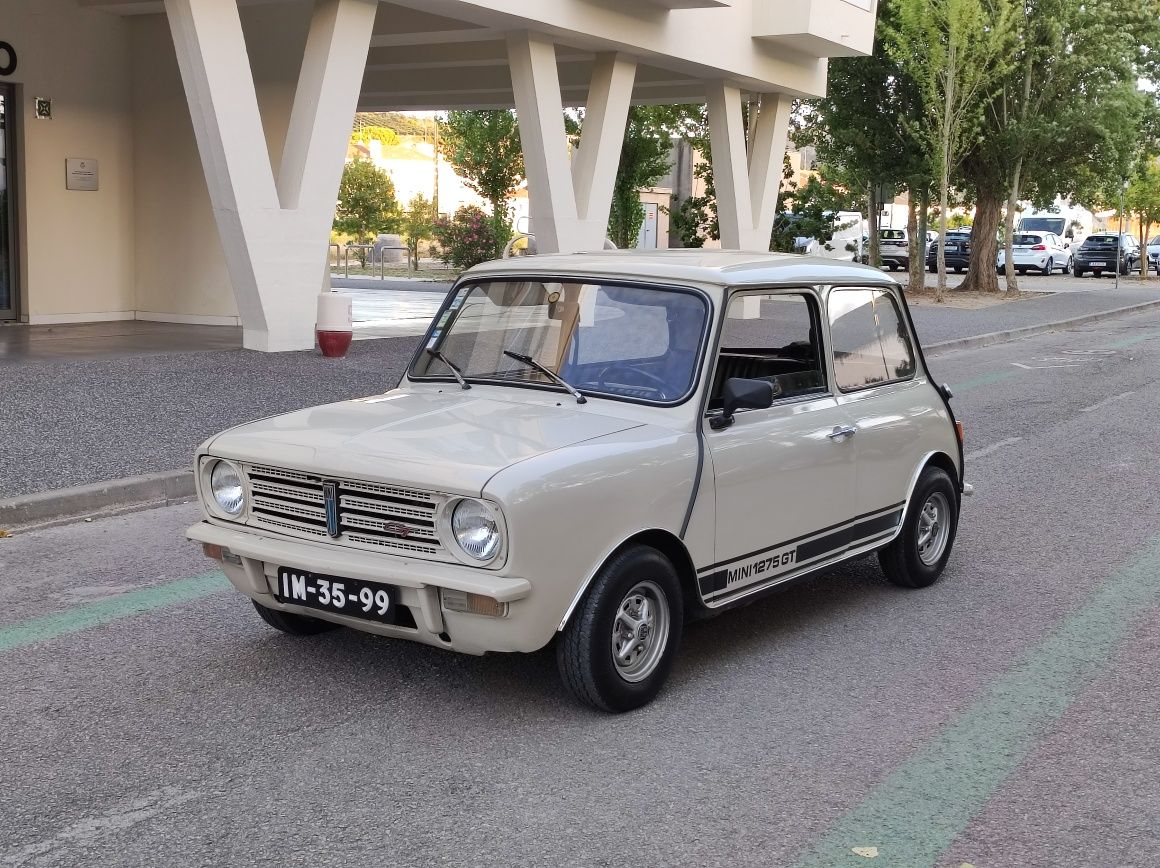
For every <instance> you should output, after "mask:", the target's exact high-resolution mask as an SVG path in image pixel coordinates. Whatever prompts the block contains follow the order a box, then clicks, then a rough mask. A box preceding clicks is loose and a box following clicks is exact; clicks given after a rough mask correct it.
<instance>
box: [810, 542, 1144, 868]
mask: <svg viewBox="0 0 1160 868" xmlns="http://www.w3.org/2000/svg"><path fill="white" fill-rule="evenodd" d="M1157 603H1160V539H1154V540H1152V542H1151V543H1150V544H1149V546H1148V547H1147V548H1146V549H1144V550H1142V551H1141V552H1140V553H1138V555H1137V556H1136V557H1135V558H1133V560H1132V561H1130V562H1129V563H1128V564H1127V565H1126V566H1124V567H1123V568H1121V569H1120V570H1118V571H1117V572H1116V573H1115V574H1114V575H1113V576H1112V577H1111V578H1110V579H1108V581H1107V582H1105V583H1104V584H1103V585H1101V586H1100V587H1099V588H1098V589H1096V591H1095V592H1094V593H1093V594H1092V595H1091V597H1089V598H1088V600H1087V602H1086V603H1085V605H1084V606H1083V607H1082V608H1080V609H1079V610H1078V611H1076V612H1074V613H1073V614H1071V615H1069V616H1068V617H1066V618H1064V619H1063V621H1062V622H1061V623H1060V624H1059V626H1058V627H1057V628H1056V629H1055V630H1054V631H1052V632H1051V633H1050V634H1048V635H1047V636H1046V637H1045V638H1044V639H1043V640H1042V641H1040V642H1039V643H1038V644H1037V645H1035V646H1034V647H1032V648H1030V649H1029V650H1028V651H1027V652H1026V653H1025V654H1024V655H1023V656H1022V658H1021V660H1020V662H1019V663H1018V664H1017V665H1016V666H1015V667H1014V668H1012V669H1010V670H1008V671H1007V672H1005V673H1003V674H1002V675H1000V676H999V677H998V678H997V679H995V681H993V682H992V683H991V685H990V686H989V687H988V688H987V690H986V692H985V693H984V694H983V695H982V696H981V697H980V698H979V699H978V700H977V701H976V702H975V703H974V704H973V705H971V706H970V707H969V708H967V709H966V710H965V711H964V712H962V713H961V714H959V715H958V716H957V717H955V718H954V719H952V720H951V721H950V722H949V723H948V724H947V726H945V727H944V728H943V730H942V731H941V732H940V733H939V734H938V735H937V736H936V737H935V738H934V739H932V740H931V741H930V742H928V743H927V744H926V745H925V746H924V747H922V748H921V749H920V750H919V751H918V752H917V753H916V754H915V755H914V756H912V757H911V758H910V759H908V760H906V761H905V762H903V763H902V764H901V765H899V766H898V767H897V768H896V769H895V770H894V771H893V772H892V773H891V774H890V775H889V776H888V777H887V778H886V779H885V780H884V781H883V782H882V783H881V784H879V786H878V787H877V788H875V789H874V790H873V791H872V792H871V793H870V794H869V795H868V796H867V798H866V799H865V800H864V801H863V802H862V803H861V804H860V805H858V806H857V807H856V808H854V809H853V810H852V811H850V812H849V813H848V814H846V815H845V816H844V817H842V818H841V819H840V820H839V821H838V822H837V823H836V824H835V825H834V826H833V827H832V828H831V830H830V831H829V832H828V833H826V835H825V836H824V837H823V838H822V840H821V841H819V842H818V843H817V845H815V846H814V847H813V848H812V849H811V850H810V851H809V852H808V853H807V854H806V855H805V856H804V857H803V858H802V859H801V860H800V861H799V862H798V863H797V865H798V868H841V866H846V865H860V864H865V863H864V862H863V861H862V860H861V859H860V858H858V857H856V856H854V855H853V853H852V852H851V850H850V848H851V847H853V846H867V845H873V846H875V847H877V848H878V851H879V853H880V854H881V855H882V856H883V857H884V860H885V861H884V863H883V864H884V865H890V866H893V868H898V866H907V868H910V866H930V865H934V864H935V863H936V862H937V861H938V859H939V857H940V856H941V855H942V854H943V853H944V852H945V851H946V849H947V847H949V846H950V845H951V843H952V842H953V841H954V840H955V838H957V837H958V836H959V835H960V834H961V833H962V831H963V830H964V829H965V828H966V827H967V826H968V824H969V823H970V822H971V821H972V820H973V819H974V817H975V815H976V814H977V813H978V812H979V811H980V810H981V809H982V808H983V806H984V805H985V804H986V803H987V800H988V799H990V798H991V796H992V795H993V794H994V793H995V791H996V790H998V788H999V787H1000V786H1001V785H1002V784H1003V782H1004V781H1005V780H1006V779H1007V778H1008V776H1009V775H1011V773H1012V772H1014V771H1015V770H1016V769H1017V768H1018V767H1019V766H1020V765H1021V764H1022V763H1023V761H1024V760H1025V758H1026V757H1027V755H1028V753H1030V751H1031V750H1032V748H1033V747H1034V746H1035V744H1036V742H1037V740H1038V739H1039V738H1040V737H1042V736H1043V734H1044V733H1045V732H1046V731H1047V730H1048V728H1049V727H1051V726H1052V725H1053V724H1054V723H1055V722H1056V721H1058V720H1059V718H1060V717H1061V716H1062V715H1063V713H1064V712H1065V711H1067V709H1068V706H1070V705H1071V703H1072V702H1073V701H1074V700H1075V699H1076V698H1077V697H1078V696H1079V695H1080V692H1081V691H1082V690H1083V689H1084V688H1085V687H1087V685H1088V684H1089V683H1090V682H1092V681H1093V680H1094V679H1095V678H1096V677H1097V676H1099V675H1100V673H1101V671H1102V670H1103V668H1104V667H1105V666H1106V665H1107V663H1108V660H1109V659H1110V658H1111V656H1112V654H1114V653H1115V651H1116V649H1117V646H1118V645H1119V644H1120V643H1121V642H1122V641H1123V640H1124V638H1125V637H1127V636H1128V635H1129V633H1130V631H1131V630H1132V629H1133V626H1134V623H1133V621H1134V619H1135V618H1136V617H1137V616H1139V615H1141V614H1142V613H1143V612H1144V611H1146V610H1147V609H1150V608H1151V607H1153V606H1155V605H1156V604H1157Z"/></svg>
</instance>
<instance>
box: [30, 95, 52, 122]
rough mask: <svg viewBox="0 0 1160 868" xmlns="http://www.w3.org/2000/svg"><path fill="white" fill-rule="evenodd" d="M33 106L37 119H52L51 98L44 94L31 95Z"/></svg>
mask: <svg viewBox="0 0 1160 868" xmlns="http://www.w3.org/2000/svg"><path fill="white" fill-rule="evenodd" d="M32 103H33V106H34V107H35V108H36V119H37V120H38V121H50V120H52V100H50V99H49V98H48V97H45V96H38V97H33V100H32Z"/></svg>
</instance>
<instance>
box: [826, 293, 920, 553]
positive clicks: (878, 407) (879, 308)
mask: <svg viewBox="0 0 1160 868" xmlns="http://www.w3.org/2000/svg"><path fill="white" fill-rule="evenodd" d="M826 304H827V312H828V317H829V326H830V344H831V348H832V351H833V355H834V385H835V390H836V391H835V393H836V400H837V403H838V406H839V407H841V408H842V409H843V410H844V411H845V412H846V413H847V414H848V416H849V417H850V420H851V424H852V425H853V427H854V429H855V431H856V434H855V435H854V437H853V438H852V439H853V440H854V441H856V445H857V456H856V460H857V465H858V472H857V478H856V482H855V485H856V490H857V494H856V497H855V503H856V509H857V512H858V514H859V515H866V516H870V515H873V516H879V517H881V521H880V522H879V524H878V525H875V526H874V530H875V531H876V532H877V531H879V530H881V531H883V532H884V533H886V535H889V533H890V532H892V531H893V528H894V527H895V526H896V525H897V524H898V523H899V522H900V521H901V518H902V507H903V503H904V501H905V500H906V498H907V497H908V495H909V492H910V485H911V482H912V481H913V479H914V474H915V470H916V469H917V467H918V466H919V463H920V462H921V460H922V458H923V457H924V450H925V449H926V448H927V446H926V445H925V444H926V442H927V441H926V438H924V437H923V436H922V435H923V433H924V429H925V427H926V426H928V425H930V424H932V422H934V419H935V417H936V416H937V413H938V409H937V408H936V407H934V406H933V403H932V401H931V391H930V389H929V384H927V383H926V381H925V379H922V380H920V379H918V378H917V377H916V372H917V363H916V359H915V353H914V338H913V336H912V335H911V333H910V330H909V326H908V325H907V322H906V319H905V317H904V316H903V315H902V311H901V309H900V306H899V303H898V301H897V300H896V299H895V298H894V296H893V293H892V292H891V291H890V290H886V289H860V288H844V287H843V288H834V289H832V290H830V292H829V294H828V296H827V299H826ZM935 424H937V423H935Z"/></svg>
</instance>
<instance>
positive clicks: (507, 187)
mask: <svg viewBox="0 0 1160 868" xmlns="http://www.w3.org/2000/svg"><path fill="white" fill-rule="evenodd" d="M441 135H442V142H441V148H442V151H443V154H444V155H445V156H446V157H447V160H448V161H449V162H450V163H451V165H452V166H454V167H455V170H456V171H457V172H458V173H459V174H460V175H461V176H462V177H463V179H464V181H465V182H466V184H467V186H468V187H470V188H471V189H472V190H474V191H475V192H476V193H478V194H479V195H480V196H482V197H483V198H484V199H486V200H487V202H488V204H489V205H490V206H491V222H492V226H493V230H494V232H493V234H494V236H495V237H496V238H497V239H498V238H501V237H502V238H503V239H504V240H503V244H506V243H507V239H508V238H510V237H511V231H510V225H511V215H510V213H509V211H508V204H507V203H508V199H510V198H511V197H512V196H513V195H515V192H516V189H517V188H518V187H519V186H520V184H521V183H523V181H524V178H525V177H526V173H525V170H524V152H523V150H522V149H521V147H520V130H519V124H518V123H517V122H516V116H515V113H514V112H512V111H510V110H507V109H499V110H490V109H488V110H481V111H450V112H448V113H447V119H446V121H445V122H444V125H443V127H442V132H441ZM497 243H498V242H497ZM502 249H503V248H502V246H501V247H500V249H499V250H496V252H495V254H496V256H498V255H499V254H500V253H501V252H502Z"/></svg>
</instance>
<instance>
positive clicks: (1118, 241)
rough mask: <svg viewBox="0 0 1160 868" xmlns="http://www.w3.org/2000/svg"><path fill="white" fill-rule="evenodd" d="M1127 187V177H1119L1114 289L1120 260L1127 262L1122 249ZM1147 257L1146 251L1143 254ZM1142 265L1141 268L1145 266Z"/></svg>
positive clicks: (1117, 278)
mask: <svg viewBox="0 0 1160 868" xmlns="http://www.w3.org/2000/svg"><path fill="white" fill-rule="evenodd" d="M1127 189H1128V179H1127V178H1123V179H1121V183H1120V230H1119V233H1118V234H1117V235H1116V289H1119V288H1120V260H1121V259H1123V260H1124V265H1127V264H1128V259H1127V256H1126V251H1125V250H1124V191H1125V190H1127ZM1143 255H1144V256H1145V258H1146V257H1147V252H1145V253H1144V254H1143ZM1147 267H1148V266H1146V265H1144V266H1142V268H1147ZM1142 273H1143V271H1141V274H1142Z"/></svg>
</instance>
